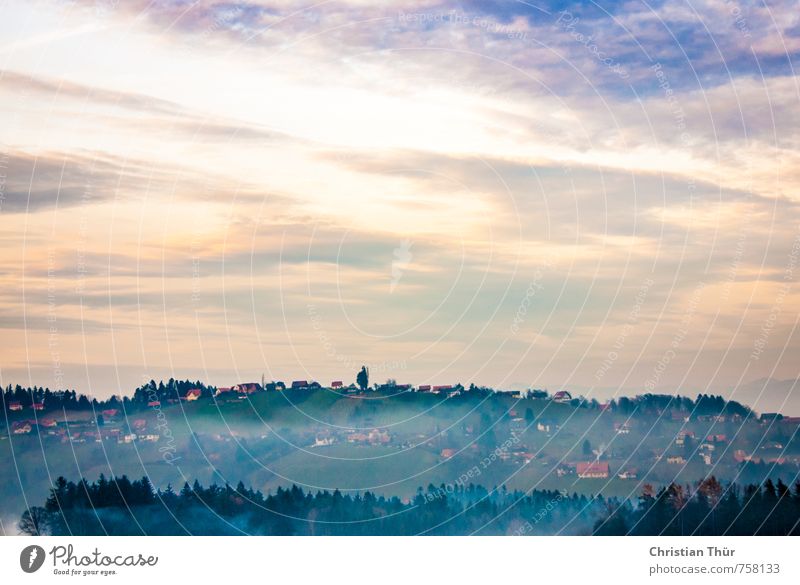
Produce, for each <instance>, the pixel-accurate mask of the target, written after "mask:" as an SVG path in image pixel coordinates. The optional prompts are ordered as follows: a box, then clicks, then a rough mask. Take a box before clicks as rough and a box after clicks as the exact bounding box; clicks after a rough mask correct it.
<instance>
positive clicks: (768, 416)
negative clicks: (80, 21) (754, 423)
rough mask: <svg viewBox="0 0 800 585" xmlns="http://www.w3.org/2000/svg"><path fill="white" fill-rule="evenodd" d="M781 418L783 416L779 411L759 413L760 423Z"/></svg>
mask: <svg viewBox="0 0 800 585" xmlns="http://www.w3.org/2000/svg"><path fill="white" fill-rule="evenodd" d="M782 419H783V416H782V415H781V414H780V413H777V412H765V413H763V414H762V415H761V418H760V419H759V420H760V421H761V423H762V424H764V423H768V422H772V421H777V420H782Z"/></svg>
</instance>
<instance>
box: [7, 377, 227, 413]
mask: <svg viewBox="0 0 800 585" xmlns="http://www.w3.org/2000/svg"><path fill="white" fill-rule="evenodd" d="M192 388H198V389H200V391H201V392H202V395H203V396H207V397H210V396H211V395H212V394H213V390H214V388H213V387H211V386H206V385H205V384H203V383H202V382H200V381H195V382H192V381H190V380H174V379H172V378H170V379H169V381H167V382H166V383H164V382H163V381H161V382H158V383H157V384H156V382H155V380H150V382H148V383H147V384H143V385H142V386H140V387H139V388H137V389H136V390H134V392H133V396H132V397H128V396H125V397H120V396H116V395H115V396H111V397H110V398H108V399H106V400H97V399H95V398H89V397H88V396H86V395H84V394H78V393H77V392H75V390H50V388H43V387H39V386H34V387H32V388H23V387H22V386H20V385H19V384H18V385H17V386H15V387H12V386H11V385H10V384H9V385H8V387H6V388H5V389H4V390H2V391H0V397H2V401H3V408H4V409H6V410H8V409H10V408H11V405H12V404H13V403H19V404H20V405H21V406H22V407H23V408H28V407H30V406H31V405H33V404H34V403H43V404H44V405H45V407H46V408H47V409H48V410H62V409H66V410H92V409H95V410H98V409H100V410H103V409H109V408H112V409H113V408H122V407H124V408H125V409H126V410H127V409H136V408H137V407H146V406H147V404H148V403H149V402H152V401H167V400H170V399H175V400H177V399H180V398H183V397H185V396H186V393H187V392H188V391H189V390H190V389H192Z"/></svg>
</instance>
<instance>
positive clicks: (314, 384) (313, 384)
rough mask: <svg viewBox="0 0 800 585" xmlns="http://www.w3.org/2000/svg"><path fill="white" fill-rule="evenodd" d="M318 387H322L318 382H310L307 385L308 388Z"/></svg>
mask: <svg viewBox="0 0 800 585" xmlns="http://www.w3.org/2000/svg"><path fill="white" fill-rule="evenodd" d="M320 388H322V384H320V383H319V382H311V383H310V384H309V385H308V389H309V390H319V389H320Z"/></svg>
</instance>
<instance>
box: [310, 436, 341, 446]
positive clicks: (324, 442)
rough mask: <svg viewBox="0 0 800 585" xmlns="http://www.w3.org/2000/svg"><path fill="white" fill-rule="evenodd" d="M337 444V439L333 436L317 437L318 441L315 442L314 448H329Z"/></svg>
mask: <svg viewBox="0 0 800 585" xmlns="http://www.w3.org/2000/svg"><path fill="white" fill-rule="evenodd" d="M335 442H336V437H334V436H332V435H317V436H316V439H315V440H314V445H312V446H313V447H327V446H329V445H333V444H334V443H335Z"/></svg>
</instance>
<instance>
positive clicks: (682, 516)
mask: <svg viewBox="0 0 800 585" xmlns="http://www.w3.org/2000/svg"><path fill="white" fill-rule="evenodd" d="M594 533H595V534H600V535H615V536H619V535H629V534H630V535H641V536H652V535H665V536H684V535H696V536H716V535H729V536H800V482H796V483H795V484H794V487H793V489H790V488H789V486H787V485H786V484H785V483H783V482H782V481H781V480H778V483H777V484H775V483H773V482H772V480H771V479H767V480H766V481H765V482H764V483H763V484H761V485H754V484H749V485H746V486H744V488H741V487H740V486H738V485H736V484H731V485H729V486H727V487H723V486H722V484H720V483H719V481H717V480H716V478H714V477H710V478H708V479H706V480H704V481H702V482H700V483H699V484H698V485H697V486H696V487H695V488H694V489H692V488H690V487H689V486H681V485H678V484H675V483H672V484H670V485H668V486H666V487H663V488H661V489H660V490H658V491H657V492H656V491H654V490H653V488H652V487H651V486H645V489H644V491H643V493H642V495H641V496H640V497H639V499H638V501H636V502H635V503H632V502H630V501H626V502H625V503H623V504H622V505H612V506H611V507H610V508H609V513H608V514H607V516H606V517H605V518H603V519H602V520H600V521H599V522H597V524H596V525H595V527H594Z"/></svg>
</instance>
